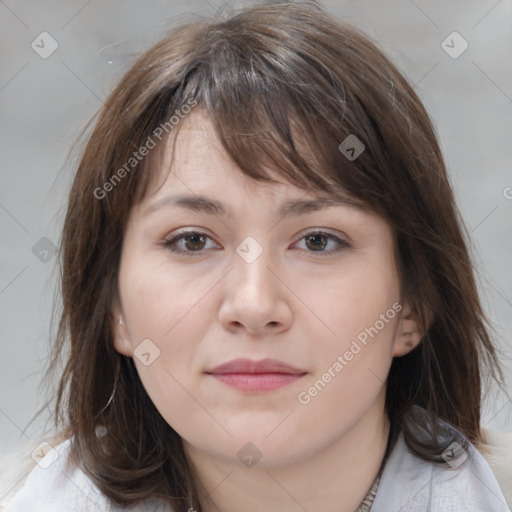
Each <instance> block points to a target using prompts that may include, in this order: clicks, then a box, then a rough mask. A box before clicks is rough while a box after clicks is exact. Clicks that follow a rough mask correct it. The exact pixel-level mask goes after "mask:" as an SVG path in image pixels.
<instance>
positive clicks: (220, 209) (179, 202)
mask: <svg viewBox="0 0 512 512" xmlns="http://www.w3.org/2000/svg"><path fill="white" fill-rule="evenodd" d="M168 206H175V207H180V208H185V209H187V210H190V211H194V212H202V213H206V214H209V215H216V216H220V217H228V218H230V219H232V218H233V217H234V214H233V211H232V210H231V208H229V207H228V206H227V205H226V204H224V203H223V202H222V201H219V200H217V199H212V198H210V197H206V196H202V195H192V196H190V195H177V196H167V197H164V198H162V199H160V200H159V201H155V202H154V203H153V204H151V205H149V207H148V208H147V209H146V210H145V211H144V213H143V216H144V217H145V216H148V215H149V214H151V213H153V212H155V211H157V210H160V209H162V208H164V207H168ZM330 206H349V207H351V208H357V209H360V210H366V208H365V207H364V206H363V205H359V204H357V203H356V202H354V201H350V200H348V199H344V198H333V197H328V196H320V197H316V198H314V199H310V200H302V199H296V200H291V201H286V202H284V203H282V204H281V205H280V206H279V208H278V209H277V211H276V215H277V216H278V217H284V216H285V215H295V216H296V215H304V214H306V213H310V212H314V211H318V210H321V209H324V208H328V207H330Z"/></svg>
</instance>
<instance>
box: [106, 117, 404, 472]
mask: <svg viewBox="0 0 512 512" xmlns="http://www.w3.org/2000/svg"><path fill="white" fill-rule="evenodd" d="M184 122H186V125H183V129H182V130H181V131H180V135H179V137H178V141H177V145H176V154H175V158H174V161H173V163H172V172H171V173H170V174H169V176H168V178H167V180H166V181H165V183H164V185H163V186H162V187H161V188H160V189H159V190H157V191H156V192H151V194H149V195H148V196H147V197H146V198H145V199H144V200H143V201H142V202H141V203H139V204H138V205H136V206H135V207H134V208H133V210H132V212H131V216H130V218H129V222H128V225H127V229H126V232H125V237H124V242H123V250H122V256H121V264H120V270H119V293H120V305H119V307H118V308H116V309H115V310H114V313H115V314H116V315H117V317H116V319H117V318H118V317H122V319H123V322H124V323H123V325H117V324H116V326H115V335H114V344H115V347H116V349H117V350H118V351H119V352H120V353H123V354H125V355H128V356H131V357H133V358H134V362H135V365H136V367H137V370H138V373H139V376H140V378H141V381H142V383H143V385H144V387H145V389H146V391H147V393H148V394H149V396H150V397H151V400H152V401H153V403H154V404H155V406H156V408H157V409H158V410H159V412H160V414H161V415H162V416H163V417H164V418H165V420H166V421H167V422H168V424H169V425H170V426H171V427H172V428H173V429H174V430H176V431H177V432H178V433H179V435H180V436H181V437H182V438H183V439H184V442H185V446H188V447H190V449H194V450H196V451H201V452H204V453H207V454H208V455H210V456H214V457H218V458H222V459H224V460H226V459H229V460H233V461H236V460H237V458H238V459H240V461H242V462H243V460H249V459H250V460H253V459H254V460H257V459H259V458H260V457H261V461H260V462H259V464H260V465H268V466H275V465H279V464H284V463H290V462H293V461H298V460H301V459H304V458H306V457H309V456H312V455H314V454H315V453H317V452H319V451H320V450H322V449H324V448H325V447H327V446H329V444H331V443H333V442H335V441H336V440H337V439H340V438H341V437H342V436H344V434H346V433H347V432H348V431H349V430H350V429H351V428H353V427H354V426H355V425H357V424H358V422H360V421H361V420H362V418H363V417H365V415H367V414H370V413H372V411H373V412H375V411H377V415H381V416H383V415H384V394H385V388H384V383H385V380H386V376H387V374H388V371H389V367H390V364H391V361H392V358H393V356H394V355H402V354H403V353H405V351H406V349H405V348H404V345H403V343H401V341H400V339H401V338H400V336H399V334H400V332H401V331H402V330H403V329H404V323H403V322H404V321H405V322H407V320H404V319H403V315H404V311H405V309H403V310H402V306H403V307H404V308H407V306H406V305H403V304H402V303H401V296H400V283H399V278H398V274H397V268H396V265H395V261H394V259H393V252H394V251H393V238H392V232H391V229H390V227H389V226H388V224H387V223H386V222H385V221H383V220H382V219H380V218H379V217H377V216H375V215H373V214H370V213H368V212H364V211H362V210H359V209H356V208H354V207H352V206H347V205H344V204H336V205H328V206H325V205H323V206H322V205H320V206H319V207H313V206H312V205H311V204H309V206H308V205H307V204H305V203H303V201H314V200H315V198H317V195H318V194H316V193H311V192H306V191H304V190H301V189H299V188H296V187H294V186H292V185H290V184H289V183H285V182H280V183H279V184H261V183H259V184H257V183H256V182H254V181H251V180H250V179H249V178H247V177H245V176H244V175H242V173H241V172H240V171H239V170H238V169H237V168H236V166H235V165H234V164H233V163H232V162H231V161H230V160H229V159H228V158H227V156H226V154H225V153H224V152H223V150H222V149H221V145H220V142H219V141H218V140H217V139H216V137H215V136H214V133H213V128H212V125H211V124H210V122H209V120H208V119H207V118H206V117H205V116H204V115H203V114H202V113H201V111H199V109H196V110H195V111H194V112H193V113H192V114H190V116H189V117H188V118H187V119H186V121H184ZM167 164H168V162H167ZM164 166H165V164H164ZM162 171H163V172H166V170H165V169H162ZM126 179H130V178H129V177H128V178H126ZM185 197H186V199H184V198H185ZM200 198H201V200H200ZM178 199H179V200H178ZM291 204H293V206H290V205H291ZM285 211H286V214H285V213H284V212H285ZM319 232H320V233H319ZM165 241H168V242H169V243H168V244H167V245H166V243H165ZM407 330H410V329H407ZM237 359H238V360H239V359H244V360H250V362H251V361H252V362H260V361H262V360H265V359H272V360H274V362H276V361H279V362H280V363H276V364H275V365H274V366H272V365H270V366H269V365H267V366H265V365H263V366H260V367H258V366H257V365H256V364H254V365H252V366H251V364H249V365H248V366H244V365H243V364H242V365H241V366H240V365H239V366H238V367H237V366H236V362H235V366H234V367H231V368H225V369H224V370H222V369H218V370H215V368H216V367H218V366H219V365H223V364H225V363H228V362H231V361H233V360H237ZM239 362H240V361H239ZM286 365H288V366H286ZM223 372H224V373H223ZM248 372H256V373H248ZM248 443H250V444H248ZM244 463H245V462H244Z"/></svg>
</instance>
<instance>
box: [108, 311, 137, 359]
mask: <svg viewBox="0 0 512 512" xmlns="http://www.w3.org/2000/svg"><path fill="white" fill-rule="evenodd" d="M110 330H111V332H112V342H113V344H114V348H115V349H116V350H117V352H119V353H120V354H122V355H124V356H129V357H133V349H132V344H131V343H130V333H129V332H128V329H127V327H126V323H125V321H124V316H123V313H122V310H121V308H120V307H119V306H118V305H117V304H114V305H113V306H112V309H111V311H110Z"/></svg>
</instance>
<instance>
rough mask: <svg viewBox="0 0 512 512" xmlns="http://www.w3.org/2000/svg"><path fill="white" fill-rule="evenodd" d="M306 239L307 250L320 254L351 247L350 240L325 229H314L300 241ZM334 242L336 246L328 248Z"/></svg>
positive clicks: (329, 253) (328, 254) (324, 254)
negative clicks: (345, 239)
mask: <svg viewBox="0 0 512 512" xmlns="http://www.w3.org/2000/svg"><path fill="white" fill-rule="evenodd" d="M302 240H305V246H306V251H307V252H309V253H316V254H315V255H318V256H322V257H323V256H330V255H332V254H335V253H337V252H339V251H342V250H344V249H347V248H349V247H350V244H349V243H348V242H345V241H344V240H342V239H341V238H338V237H337V236H335V235H333V234H331V233H326V232H323V231H312V232H310V233H307V234H306V235H305V236H303V237H302V238H301V239H300V240H299V242H301V241H302ZM333 243H334V247H332V248H330V249H327V250H326V248H327V247H328V246H329V245H331V246H332V244H333Z"/></svg>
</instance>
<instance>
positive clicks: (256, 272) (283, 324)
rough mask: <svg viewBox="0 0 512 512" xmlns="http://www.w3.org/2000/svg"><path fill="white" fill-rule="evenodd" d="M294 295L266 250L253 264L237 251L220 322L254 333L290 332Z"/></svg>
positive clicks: (227, 280)
mask: <svg viewBox="0 0 512 512" xmlns="http://www.w3.org/2000/svg"><path fill="white" fill-rule="evenodd" d="M291 295H293V294H292V293H291V291H290V290H289V289H288V288H287V286H286V285H285V284H284V276H281V275H280V272H279V270H278V269H277V268H276V265H272V266H271V261H270V258H269V257H267V255H266V251H263V253H262V254H261V255H260V256H259V257H258V258H257V259H256V260H255V261H252V262H251V263H248V262H246V261H245V260H244V259H243V258H241V257H239V256H238V255H237V254H235V256H234V268H233V270H232V271H231V272H229V273H228V275H227V276H226V283H225V295H224V300H223V302H222V305H221V307H220V310H219V321H220V323H221V325H222V326H223V327H224V328H225V329H226V330H228V331H230V332H233V333H236V332H241V331H246V332H247V333H248V334H250V335H251V336H258V335H263V334H277V333H280V332H283V331H286V330H287V329H288V328H289V327H290V325H291V322H292V309H291V304H290V297H291Z"/></svg>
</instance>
